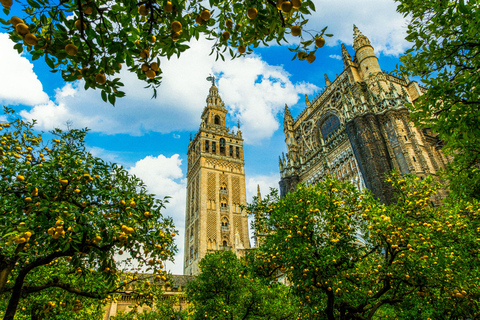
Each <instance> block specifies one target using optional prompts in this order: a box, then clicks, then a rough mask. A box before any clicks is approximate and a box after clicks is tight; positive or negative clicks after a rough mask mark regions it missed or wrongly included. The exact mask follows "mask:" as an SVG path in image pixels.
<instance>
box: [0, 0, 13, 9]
mask: <svg viewBox="0 0 480 320" xmlns="http://www.w3.org/2000/svg"><path fill="white" fill-rule="evenodd" d="M0 3H1V4H2V5H3V6H4V7H5V8H7V9H10V7H11V6H12V4H13V0H0Z"/></svg>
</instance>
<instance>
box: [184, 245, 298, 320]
mask: <svg viewBox="0 0 480 320" xmlns="http://www.w3.org/2000/svg"><path fill="white" fill-rule="evenodd" d="M199 266H200V269H201V271H202V273H200V274H199V275H198V276H197V277H196V279H195V280H194V281H192V282H190V283H189V284H188V286H187V297H188V300H189V301H190V302H191V303H192V308H193V310H194V315H193V319H232V320H233V319H272V320H273V319H297V311H298V310H297V307H298V304H297V303H296V301H295V299H294V298H293V297H291V295H290V294H289V289H288V287H286V286H284V285H282V284H278V283H277V284H275V283H272V284H271V285H267V284H265V283H263V282H262V281H261V279H259V278H255V277H252V276H251V275H250V274H249V272H248V271H247V266H246V265H245V261H244V260H240V259H238V258H237V257H236V255H235V254H234V253H233V252H231V251H216V252H214V253H211V254H207V255H206V256H205V257H204V258H203V259H202V260H201V261H200V263H199Z"/></svg>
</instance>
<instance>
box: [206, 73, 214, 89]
mask: <svg viewBox="0 0 480 320" xmlns="http://www.w3.org/2000/svg"><path fill="white" fill-rule="evenodd" d="M207 81H211V82H212V86H215V76H212V75H211V74H210V75H209V76H208V77H207Z"/></svg>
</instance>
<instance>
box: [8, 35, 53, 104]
mask: <svg viewBox="0 0 480 320" xmlns="http://www.w3.org/2000/svg"><path fill="white" fill-rule="evenodd" d="M14 44H15V43H14V42H13V41H11V40H10V39H9V38H8V34H6V33H0V57H1V59H0V72H1V74H0V104H1V105H16V104H24V105H28V106H32V105H35V104H39V103H46V102H47V101H48V95H47V94H46V93H45V92H43V86H42V83H41V82H40V81H39V80H38V78H37V75H36V74H35V72H34V71H33V64H32V63H30V61H28V60H27V59H26V58H25V57H24V56H23V55H19V54H18V52H17V50H15V49H13V46H14Z"/></svg>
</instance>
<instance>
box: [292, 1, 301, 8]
mask: <svg viewBox="0 0 480 320" xmlns="http://www.w3.org/2000/svg"><path fill="white" fill-rule="evenodd" d="M292 6H293V9H300V7H301V6H302V2H301V1H300V0H292Z"/></svg>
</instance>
